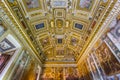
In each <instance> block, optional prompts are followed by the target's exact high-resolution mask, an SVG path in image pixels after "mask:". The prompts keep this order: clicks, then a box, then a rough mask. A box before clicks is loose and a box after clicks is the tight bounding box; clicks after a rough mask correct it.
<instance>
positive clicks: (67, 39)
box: [9, 0, 115, 64]
mask: <svg viewBox="0 0 120 80" xmlns="http://www.w3.org/2000/svg"><path fill="white" fill-rule="evenodd" d="M26 1H28V0H25V1H23V0H21V1H20V0H18V3H17V4H18V5H19V6H16V7H18V8H20V11H19V12H20V13H22V14H24V15H23V16H22V17H24V20H23V21H26V22H27V24H29V25H28V27H27V29H28V30H29V31H30V32H31V33H32V34H33V40H34V42H35V43H36V44H34V43H33V44H32V43H30V42H29V44H31V45H38V48H39V49H41V50H42V52H43V53H42V54H43V55H45V56H43V59H44V60H46V63H50V64H54V63H70V62H71V63H74V62H75V61H76V60H77V61H79V59H80V58H81V55H83V53H84V52H85V50H86V49H87V47H88V45H89V44H90V42H91V40H92V38H93V37H94V36H95V35H96V33H97V32H98V30H99V29H100V26H101V25H102V24H103V22H104V20H105V19H106V17H107V15H108V13H107V12H108V10H110V9H109V8H112V7H111V6H112V5H114V4H115V3H114V2H112V1H111V0H108V2H106V3H104V2H102V1H101V0H90V1H92V3H91V2H89V3H88V4H87V5H85V2H86V0H76V1H73V0H62V1H63V3H64V2H69V1H70V2H72V3H70V4H69V5H68V4H58V3H57V2H59V1H60V0H50V1H48V2H47V1H40V2H41V3H43V4H42V5H41V8H40V9H39V10H38V9H37V8H38V7H39V6H40V5H39V3H35V4H34V3H29V1H28V2H26ZM37 1H38V0H33V2H37ZM54 1H57V2H56V3H55V2H54ZM19 2H20V3H19ZM23 2H24V3H23ZM31 2H32V1H31ZM51 2H52V3H51ZM77 2H78V3H77ZM41 3H40V4H41ZM21 4H22V5H21ZM51 4H53V5H51ZM66 5H67V6H66ZM55 6H56V7H55ZM61 6H62V7H61ZM76 6H78V8H76ZM9 7H10V6H9ZM26 7H27V8H30V9H29V10H30V11H28V10H27V8H26ZM12 8H14V7H12ZM93 10H95V11H93ZM13 11H14V9H13ZM11 12H12V10H11ZM12 13H13V12H12ZM79 14H81V15H82V16H81V15H79ZM11 15H12V16H13V18H15V20H16V22H17V25H19V27H18V28H19V29H20V31H21V33H22V34H23V33H24V30H22V28H20V26H21V25H20V23H19V20H17V17H14V15H15V14H14V15H13V14H11ZM31 15H33V16H31ZM93 15H94V16H93ZM23 36H25V37H29V36H30V35H29V34H28V35H26V34H25V33H24V35H23ZM26 39H29V38H26ZM33 49H34V48H33ZM51 49H52V50H51ZM68 50H70V51H71V52H72V53H71V52H69V51H68ZM37 55H38V54H37ZM38 56H39V55H38Z"/></svg>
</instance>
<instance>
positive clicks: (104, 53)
mask: <svg viewBox="0 0 120 80" xmlns="http://www.w3.org/2000/svg"><path fill="white" fill-rule="evenodd" d="M96 54H97V56H98V59H99V60H100V64H101V66H102V68H103V70H104V71H105V73H106V75H110V74H112V73H115V72H117V71H120V64H119V62H118V60H117V59H116V58H115V56H114V55H113V53H112V52H111V50H110V49H109V48H108V46H107V45H106V43H104V42H103V43H102V44H101V46H100V47H99V48H98V49H97V50H96Z"/></svg>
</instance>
